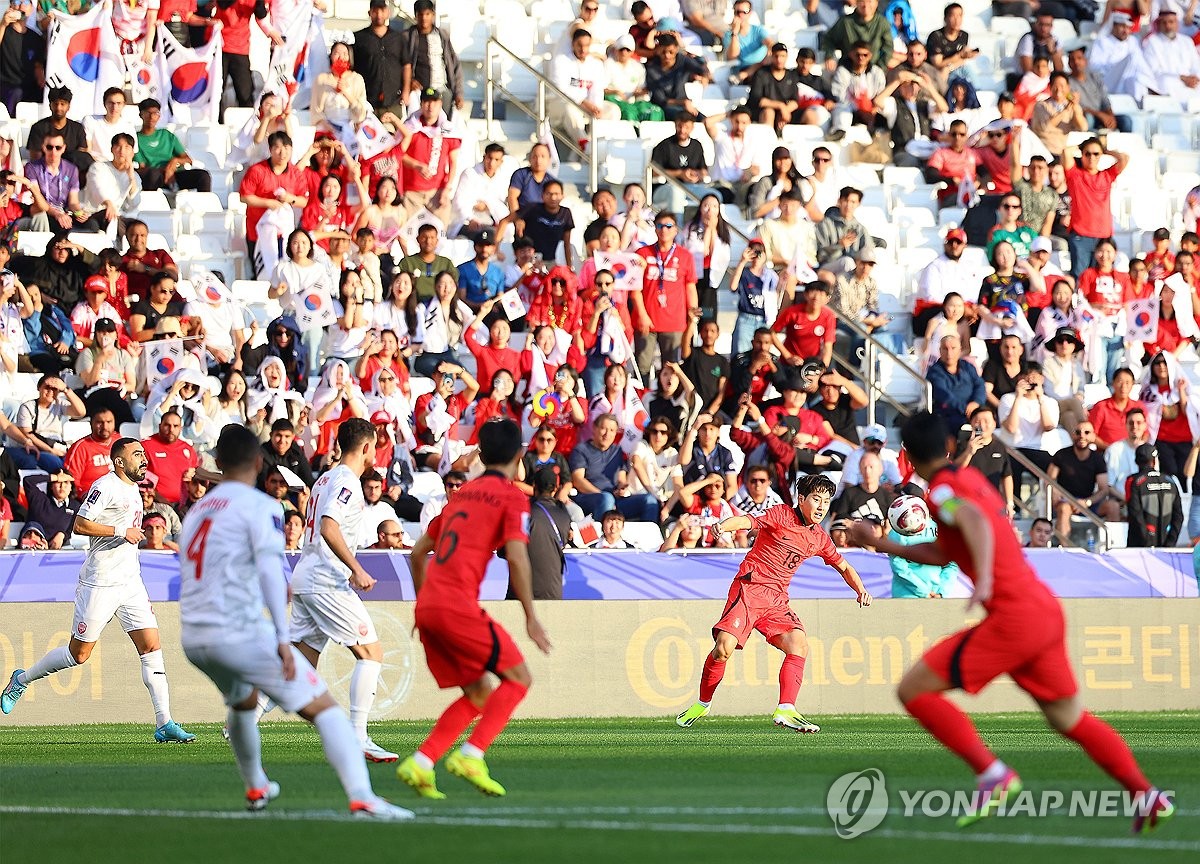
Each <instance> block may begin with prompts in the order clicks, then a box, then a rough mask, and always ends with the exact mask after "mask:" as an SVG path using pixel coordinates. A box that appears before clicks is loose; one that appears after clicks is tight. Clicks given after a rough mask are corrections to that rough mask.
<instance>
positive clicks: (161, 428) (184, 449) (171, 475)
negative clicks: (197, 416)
mask: <svg viewBox="0 0 1200 864" xmlns="http://www.w3.org/2000/svg"><path fill="white" fill-rule="evenodd" d="M182 431H183V418H182V417H180V416H179V412H177V411H175V410H173V409H172V410H168V411H166V412H164V413H163V415H162V420H161V421H159V424H158V432H157V433H155V434H154V435H151V436H150V437H149V438H147V439H146V440H145V441H143V442H142V447H144V448H145V450H146V464H147V465H148V466H149V468H150V470H151V471H153V472H154V473H155V475H156V476H157V477H158V484H157V485H156V486H155V489H154V491H155V494H156V495H157V496H158V498H159V500H161V501H165V502H166V503H168V504H171V505H172V506H173V505H175V504H179V503H180V502H182V501H183V500H184V484H185V483H186V482H187V481H188V480H190V479H191V477H192V475H193V474H194V473H195V472H196V469H197V468H199V467H200V456H199V455H198V454H197V453H196V449H195V448H194V447H192V445H191V444H189V443H188V442H187V441H184V440H183V439H181V438H180V437H179V433H180V432H182Z"/></svg>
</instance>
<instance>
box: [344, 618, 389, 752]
mask: <svg viewBox="0 0 1200 864" xmlns="http://www.w3.org/2000/svg"><path fill="white" fill-rule="evenodd" d="M350 650H351V651H352V652H353V653H354V656H355V658H356V660H355V663H354V671H353V672H352V673H351V674H350V723H351V725H352V726H354V733H355V734H356V735H357V736H358V743H359V744H360V745H361V746H362V751H363V756H365V757H366V759H367V761H368V762H395V761H396V760H397V759H399V758H400V757H399V755H397V754H395V753H393V752H391V751H390V750H385V749H384V748H382V747H380V746H379V745H378V744H376V743H375V742H374V741H372V740H371V736H370V735H368V734H367V715H369V714H370V713H371V706H372V705H374V704H375V691H376V689H377V688H378V686H379V673H380V672H382V671H383V648H382V647H381V646H380V644H379V643H378V642H372V643H371V644H370V645H352V646H350Z"/></svg>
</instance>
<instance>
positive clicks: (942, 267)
mask: <svg viewBox="0 0 1200 864" xmlns="http://www.w3.org/2000/svg"><path fill="white" fill-rule="evenodd" d="M981 278H982V277H981V276H980V275H979V274H978V273H976V272H975V268H974V267H972V266H971V265H969V264H967V263H966V262H965V261H963V260H962V259H961V258H960V259H958V260H957V261H953V260H951V259H949V258H947V257H946V256H945V255H941V256H939V257H937V258H935V259H934V260H932V261H930V262H929V263H928V264H927V265H925V269H923V270H922V271H921V273H920V275H919V276H918V277H917V290H916V292H915V293H914V294H913V299H914V300H927V301H928V302H930V303H937V304H939V305H940V304H941V303H942V301H943V300H945V299H946V295H947V294H949V293H951V292H952V291H953V292H955V293H958V294H961V295H962V296H963V299H964V300H970V299H972V298H973V297H974V296H976V295H978V293H979V281H980V279H981Z"/></svg>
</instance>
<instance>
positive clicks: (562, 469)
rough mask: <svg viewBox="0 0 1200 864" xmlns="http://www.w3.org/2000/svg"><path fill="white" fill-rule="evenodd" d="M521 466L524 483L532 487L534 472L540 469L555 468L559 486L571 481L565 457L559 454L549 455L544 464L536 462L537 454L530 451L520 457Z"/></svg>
mask: <svg viewBox="0 0 1200 864" xmlns="http://www.w3.org/2000/svg"><path fill="white" fill-rule="evenodd" d="M521 464H522V465H524V466H525V480H524V482H526V483H528V484H530V485H533V475H534V472H536V471H539V470H540V469H542V468H557V469H558V482H559V484H562V483H568V482H570V480H571V469H570V467H569V466H568V465H567V457H566V456H564V455H562V454H561V453H559V452H557V451H556V452H554V453H551V454H550V458H549V459H548V460H546V461H545V462H538V457H537V453H534V452H533V451H532V450H530V451H529V452H527V453H526V454H525V455H524V456H522V457H521Z"/></svg>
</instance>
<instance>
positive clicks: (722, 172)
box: [708, 127, 771, 183]
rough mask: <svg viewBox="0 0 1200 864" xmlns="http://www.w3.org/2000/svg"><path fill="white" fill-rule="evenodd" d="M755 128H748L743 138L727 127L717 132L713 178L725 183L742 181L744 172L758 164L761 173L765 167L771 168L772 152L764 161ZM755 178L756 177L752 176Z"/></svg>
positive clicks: (714, 147)
mask: <svg viewBox="0 0 1200 864" xmlns="http://www.w3.org/2000/svg"><path fill="white" fill-rule="evenodd" d="M753 132H754V128H753V127H751V128H750V129H747V130H746V131H745V132H744V133H743V134H742V137H741V138H733V137H731V136H730V134H729V132H727V131H726V130H725V129H723V128H722V129H720V130H718V132H717V137H716V138H714V139H713V164H712V168H711V169H709V172H708V173H709V174H710V175H711V176H712V179H714V180H717V181H720V182H723V183H740V182H741V180H742V172H743V171H747V170H749V168H750V166H751V165H756V166H757V167H758V169H759V172H760V173H761V172H762V171H763V170H764V168H770V165H771V161H770V153H769V152H768V153H767V159H766V160H765V161H764V159H763V155H762V150H763V148H762V147H761V146H759V142H758V141H756V140H755V139H756V138H757V137H758V136H757V135H754V134H753ZM750 179H755V178H753V177H752V178H750Z"/></svg>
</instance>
